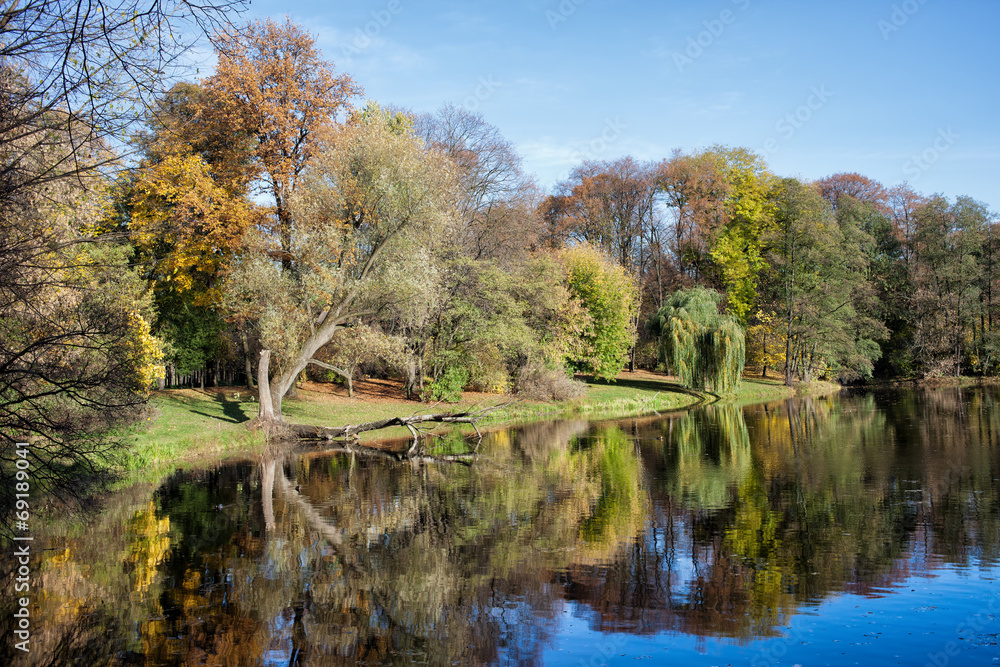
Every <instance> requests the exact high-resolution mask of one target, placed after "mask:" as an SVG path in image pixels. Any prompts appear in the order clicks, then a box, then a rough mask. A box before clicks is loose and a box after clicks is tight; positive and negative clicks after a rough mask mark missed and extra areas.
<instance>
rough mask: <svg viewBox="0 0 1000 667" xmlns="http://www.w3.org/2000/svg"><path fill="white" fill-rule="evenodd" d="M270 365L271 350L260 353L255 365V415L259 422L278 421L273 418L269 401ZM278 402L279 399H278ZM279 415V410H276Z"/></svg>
mask: <svg viewBox="0 0 1000 667" xmlns="http://www.w3.org/2000/svg"><path fill="white" fill-rule="evenodd" d="M270 365H271V350H261V351H260V361H259V362H258V363H257V386H258V387H260V392H258V393H259V395H260V413H259V414H258V415H257V416H258V418H259V419H260V421H261V422H274V421H278V420H276V419H275V418H274V403H273V402H272V400H271V384H270V383H269V382H268V381H267V372H268V366H270ZM279 400H280V398H279ZM278 410H279V412H278V414H281V412H280V410H281V408H280V407H279V408H278Z"/></svg>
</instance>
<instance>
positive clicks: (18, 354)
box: [0, 0, 242, 518]
mask: <svg viewBox="0 0 1000 667" xmlns="http://www.w3.org/2000/svg"><path fill="white" fill-rule="evenodd" d="M241 4H242V3H240V2H234V3H230V2H219V3H213V2H209V3H205V4H190V3H187V2H168V1H163V2H157V1H154V2H150V3H140V2H129V1H125V2H102V1H101V0H96V1H95V2H91V3H84V4H80V3H76V2H60V1H57V0H22V1H21V2H13V3H5V4H4V6H3V8H0V63H2V64H0V477H2V480H0V482H2V484H3V489H4V491H3V494H10V493H12V492H13V490H14V484H13V481H11V477H10V475H9V473H11V472H12V467H11V466H13V464H14V457H15V451H14V450H15V448H14V443H15V442H16V441H26V442H30V443H31V444H32V447H31V448H30V450H29V451H30V459H31V465H32V490H33V491H36V490H37V491H39V492H44V491H46V490H48V491H52V492H54V493H55V494H56V495H67V494H68V495H76V494H80V493H82V492H83V491H84V489H86V488H87V481H88V478H89V479H93V478H95V477H98V476H99V473H101V472H102V471H106V469H105V468H104V467H103V466H104V465H105V464H107V463H113V462H114V460H115V456H117V455H118V454H120V453H121V452H123V451H124V450H125V448H126V447H127V443H126V441H125V440H124V439H123V438H116V437H113V436H112V435H111V434H110V429H111V428H112V427H114V426H116V425H120V424H121V423H122V422H127V421H129V420H130V419H133V418H134V417H135V416H136V415H137V414H138V411H139V409H140V407H141V405H142V404H143V402H144V400H145V397H144V391H145V389H146V388H147V387H148V383H149V381H151V379H152V377H153V376H155V375H156V374H157V373H158V372H159V369H158V368H157V357H158V351H157V349H156V348H157V345H156V341H155V340H154V339H153V338H152V337H151V336H150V335H149V327H148V322H149V320H150V319H151V316H152V314H151V312H150V309H149V307H148V302H146V301H145V300H144V299H143V298H142V290H141V284H140V282H139V281H138V280H137V278H136V276H135V274H134V273H133V272H132V271H130V270H129V267H128V263H127V256H126V253H127V250H125V249H121V248H109V247H106V246H105V245H103V244H101V243H99V242H98V240H97V239H95V238H94V236H93V234H94V229H95V228H96V227H97V225H96V223H97V219H96V218H97V216H96V211H97V210H99V209H100V201H99V196H98V195H99V192H100V190H101V189H103V188H104V186H105V184H106V181H105V178H106V177H107V176H108V175H110V174H113V173H114V172H115V171H116V170H117V169H118V168H119V165H120V162H119V161H118V156H117V155H115V153H114V152H113V151H112V150H110V145H111V143H112V141H113V140H114V139H117V138H120V137H122V136H123V134H124V133H125V131H126V129H127V128H128V127H130V126H131V125H132V124H133V123H134V122H136V121H137V120H138V117H139V116H140V114H141V110H142V108H143V105H144V103H145V102H147V101H148V100H150V99H151V98H152V97H154V96H155V95H156V93H157V92H159V87H160V84H161V82H162V81H163V80H164V78H166V77H168V76H170V75H171V74H174V73H177V72H178V71H179V66H178V62H179V61H178V57H179V56H180V54H181V53H182V52H183V50H184V47H185V46H186V44H185V43H184V42H183V41H182V40H181V39H180V35H181V34H182V33H183V32H184V30H185V29H186V27H190V26H192V25H194V26H196V27H199V28H205V27H211V26H215V25H219V24H220V22H221V21H222V20H224V18H225V14H226V12H227V10H229V9H233V8H237V7H239V6H241ZM109 237H112V238H118V239H120V237H119V236H115V235H107V236H105V238H104V240H108V238H109ZM11 501H12V497H11V496H9V495H4V497H3V498H2V503H0V507H3V508H4V510H8V509H10V508H12V507H13V506H14V504H13V502H11ZM4 518H7V517H4Z"/></svg>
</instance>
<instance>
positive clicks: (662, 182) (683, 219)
mask: <svg viewBox="0 0 1000 667" xmlns="http://www.w3.org/2000/svg"><path fill="white" fill-rule="evenodd" d="M720 157H721V156H720V155H719V154H718V153H716V152H713V151H704V152H702V153H697V154H695V155H685V154H683V153H681V152H680V151H679V150H678V151H674V154H673V155H672V156H671V158H670V159H669V160H664V161H663V162H662V163H661V164H660V165H659V166H658V167H657V169H656V186H657V189H658V192H659V193H660V195H661V196H662V199H663V203H664V205H665V206H666V207H667V210H668V211H669V212H670V214H671V215H672V216H673V229H672V230H671V232H670V234H669V235H670V237H671V241H670V247H671V250H672V252H673V255H674V261H675V262H676V266H677V270H678V271H679V272H680V273H682V274H684V275H686V276H688V277H689V278H691V279H693V280H698V279H700V278H702V276H703V275H704V273H705V269H706V262H707V260H708V249H709V245H710V243H711V241H712V239H713V238H714V237H715V234H716V232H717V231H718V230H719V229H720V228H721V227H722V225H723V224H724V223H725V221H726V209H725V202H726V197H727V196H728V194H729V189H730V186H729V184H728V183H727V182H726V179H725V174H724V173H723V162H722V160H721V159H720Z"/></svg>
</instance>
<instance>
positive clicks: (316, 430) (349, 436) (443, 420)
mask: <svg viewBox="0 0 1000 667" xmlns="http://www.w3.org/2000/svg"><path fill="white" fill-rule="evenodd" d="M507 405H509V403H501V404H499V405H494V406H490V407H488V408H483V409H481V410H467V411H465V412H443V413H438V414H429V415H410V416H408V417H390V418H388V419H380V420H378V421H373V422H367V423H365V424H349V425H347V426H337V427H333V426H311V425H307V424H282V429H283V430H284V431H285V432H287V433H289V434H290V435H293V436H295V437H297V438H299V439H300V440H356V439H357V436H358V434H359V433H365V432H367V431H377V430H379V429H383V428H389V427H392V426H405V427H406V428H407V429H408V430H409V431H410V434H411V435H412V436H413V439H414V440H415V441H417V440H419V439H420V433H418V431H417V428H416V426H417V425H418V424H426V423H438V424H472V428H474V429H476V435H478V436H479V437H480V438H481V437H482V433H480V432H479V427H478V426H477V425H476V422H478V421H479V420H481V419H482V418H483V417H485V416H486V415H488V414H489V413H491V412H494V411H496V410H499V409H500V408H502V407H505V406H507Z"/></svg>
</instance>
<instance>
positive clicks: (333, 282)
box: [227, 112, 456, 422]
mask: <svg viewBox="0 0 1000 667" xmlns="http://www.w3.org/2000/svg"><path fill="white" fill-rule="evenodd" d="M302 178H303V180H302V183H301V184H300V188H299V191H297V192H296V193H295V195H294V196H293V197H292V199H291V201H290V202H289V207H290V211H289V213H290V214H291V215H294V216H295V219H296V234H295V235H294V236H292V237H286V236H285V235H284V234H282V233H280V230H279V235H278V236H277V237H275V235H273V234H270V233H268V231H267V230H256V231H254V232H252V235H253V236H252V238H251V239H250V240H249V247H250V248H252V250H253V252H251V253H249V254H248V255H247V256H246V257H244V258H242V259H241V261H240V262H239V263H238V264H237V265H236V266H235V267H234V269H233V271H232V273H231V277H230V279H229V282H228V287H227V290H228V295H229V296H228V299H229V304H230V306H231V307H232V308H233V309H234V310H235V311H236V312H237V313H239V314H241V315H242V316H245V317H252V318H254V319H256V320H258V321H259V323H260V332H261V333H260V336H261V343H262V345H263V346H264V350H263V352H262V354H261V363H260V365H259V368H258V377H259V381H258V384H259V386H260V397H261V400H260V405H261V411H260V418H261V420H262V421H264V422H272V421H280V420H281V399H282V397H283V396H284V395H285V394H286V393H287V392H288V390H289V389H290V388H291V387H292V385H293V383H294V382H295V380H296V378H297V377H298V375H299V373H301V372H302V370H303V369H304V368H305V367H306V365H308V364H315V365H319V366H321V367H324V363H323V362H319V361H318V360H317V359H314V355H315V353H316V352H317V351H318V350H319V349H320V348H321V347H323V346H324V345H326V344H327V343H328V342H330V340H331V339H332V337H333V335H334V333H335V332H336V331H337V329H338V328H340V327H341V326H343V324H344V323H345V322H348V321H351V320H353V319H354V318H356V317H358V316H360V315H362V314H366V313H371V314H374V313H378V312H379V311H381V310H386V309H391V308H401V309H402V308H405V307H406V306H407V305H408V304H410V303H415V302H421V299H422V298H423V295H425V294H426V293H427V292H429V291H431V290H432V289H433V287H434V284H435V280H434V279H435V276H434V270H435V267H434V266H433V264H432V262H431V261H430V260H431V258H432V253H431V252H430V251H431V250H432V248H433V246H434V244H435V243H436V242H437V241H438V240H440V239H441V238H442V237H444V236H446V235H447V233H448V232H449V231H450V230H451V229H453V227H454V225H455V224H456V215H455V211H454V209H453V201H454V199H453V193H454V188H455V180H454V177H453V173H452V169H451V165H450V162H449V161H448V160H447V159H446V158H445V157H444V156H443V155H441V154H440V153H437V152H435V151H428V150H426V149H425V148H424V147H423V146H422V145H421V144H420V142H419V141H417V140H416V139H415V138H414V137H413V136H411V135H409V134H407V133H402V132H398V131H395V130H394V129H393V124H392V117H391V116H390V115H388V114H385V113H384V112H382V113H377V114H370V115H368V117H367V118H359V119H358V120H357V121H356V122H355V123H353V124H351V125H349V126H347V127H344V128H343V129H341V130H340V131H339V132H337V133H336V135H335V136H334V137H332V140H331V141H330V142H329V143H328V144H327V145H326V146H325V148H324V150H323V151H322V152H321V153H319V154H318V155H316V156H315V157H314V159H313V160H312V162H311V163H310V164H309V167H308V169H305V170H304V171H303V172H302ZM289 243H290V245H289ZM276 257H281V258H282V259H283V260H287V262H288V264H290V265H292V266H294V271H286V270H283V266H282V264H277V263H275V261H274V258H276ZM272 354H273V356H274V362H275V367H276V369H275V373H274V377H273V378H271V379H270V381H269V379H268V373H269V366H270V361H271V356H272Z"/></svg>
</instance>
